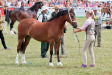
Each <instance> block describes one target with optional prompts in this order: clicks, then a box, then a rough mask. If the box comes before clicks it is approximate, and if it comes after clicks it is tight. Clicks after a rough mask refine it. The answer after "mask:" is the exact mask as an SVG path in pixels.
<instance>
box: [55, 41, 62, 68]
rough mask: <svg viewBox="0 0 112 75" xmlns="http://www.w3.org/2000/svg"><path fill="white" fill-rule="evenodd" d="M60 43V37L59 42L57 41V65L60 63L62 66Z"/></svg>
mask: <svg viewBox="0 0 112 75" xmlns="http://www.w3.org/2000/svg"><path fill="white" fill-rule="evenodd" d="M60 44H61V39H59V40H58V41H57V42H56V50H57V51H56V52H57V53H56V54H57V65H60V66H62V63H61V62H60V58H59V47H60Z"/></svg>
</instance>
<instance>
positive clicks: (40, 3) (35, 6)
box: [29, 2, 42, 11]
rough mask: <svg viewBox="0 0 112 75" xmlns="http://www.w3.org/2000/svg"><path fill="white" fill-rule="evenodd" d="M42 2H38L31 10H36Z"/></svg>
mask: <svg viewBox="0 0 112 75" xmlns="http://www.w3.org/2000/svg"><path fill="white" fill-rule="evenodd" d="M41 3H42V2H36V3H35V4H34V5H33V6H32V7H31V8H29V9H30V10H32V11H33V10H35V9H36V8H37V5H38V4H41Z"/></svg>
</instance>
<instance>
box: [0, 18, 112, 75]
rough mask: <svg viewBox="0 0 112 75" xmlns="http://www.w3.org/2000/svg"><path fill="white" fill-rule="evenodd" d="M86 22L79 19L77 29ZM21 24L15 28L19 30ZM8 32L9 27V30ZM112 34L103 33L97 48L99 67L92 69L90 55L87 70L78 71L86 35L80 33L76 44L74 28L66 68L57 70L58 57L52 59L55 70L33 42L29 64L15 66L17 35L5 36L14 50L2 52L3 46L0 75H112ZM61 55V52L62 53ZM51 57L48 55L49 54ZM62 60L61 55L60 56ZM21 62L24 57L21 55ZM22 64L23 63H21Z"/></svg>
mask: <svg viewBox="0 0 112 75" xmlns="http://www.w3.org/2000/svg"><path fill="white" fill-rule="evenodd" d="M85 20H86V19H85V18H77V21H78V25H79V26H82V25H83V23H84V21H85ZM17 25H18V22H16V24H15V26H14V27H15V28H17ZM8 31H9V26H8ZM111 32H112V30H102V45H101V47H100V48H98V47H96V46H95V47H94V54H95V58H96V66H95V67H89V65H90V55H89V53H88V51H87V54H88V67H87V68H77V67H76V66H80V65H81V64H82V54H81V49H82V46H83V42H84V36H85V33H84V32H80V33H78V38H79V40H80V45H81V46H80V52H79V43H78V42H75V38H74V37H73V35H72V26H70V25H69V24H68V25H67V33H66V34H65V57H64V58H61V62H62V63H63V66H62V67H60V66H57V61H56V56H55V55H53V63H54V66H55V67H49V58H44V59H43V58H41V56H40V52H41V51H40V42H38V41H35V40H33V39H31V41H30V44H29V45H28V47H27V50H26V62H27V63H28V64H25V65H23V64H20V65H15V57H16V53H17V52H16V50H17V35H10V34H6V33H5V32H4V36H5V41H6V44H7V46H8V47H10V48H11V50H5V49H3V46H2V45H1V44H0V75H112V45H111V44H112V35H111ZM60 51H61V50H60ZM47 55H49V51H48V52H47ZM60 56H61V54H60ZM20 58H21V54H20ZM19 61H20V60H19Z"/></svg>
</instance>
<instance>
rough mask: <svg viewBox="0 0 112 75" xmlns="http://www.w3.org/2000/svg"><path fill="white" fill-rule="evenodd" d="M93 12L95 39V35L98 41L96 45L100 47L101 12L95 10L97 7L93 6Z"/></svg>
mask: <svg viewBox="0 0 112 75" xmlns="http://www.w3.org/2000/svg"><path fill="white" fill-rule="evenodd" d="M93 11H94V14H95V18H94V20H95V39H96V36H97V41H98V45H97V47H101V24H102V20H101V14H100V12H98V11H97V7H94V8H93Z"/></svg>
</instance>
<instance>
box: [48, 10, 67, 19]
mask: <svg viewBox="0 0 112 75" xmlns="http://www.w3.org/2000/svg"><path fill="white" fill-rule="evenodd" d="M66 14H68V10H67V9H66V10H61V11H59V12H58V13H57V14H56V15H54V16H53V17H51V18H50V19H49V20H48V21H52V20H54V19H55V18H58V17H59V16H64V15H66Z"/></svg>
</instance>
